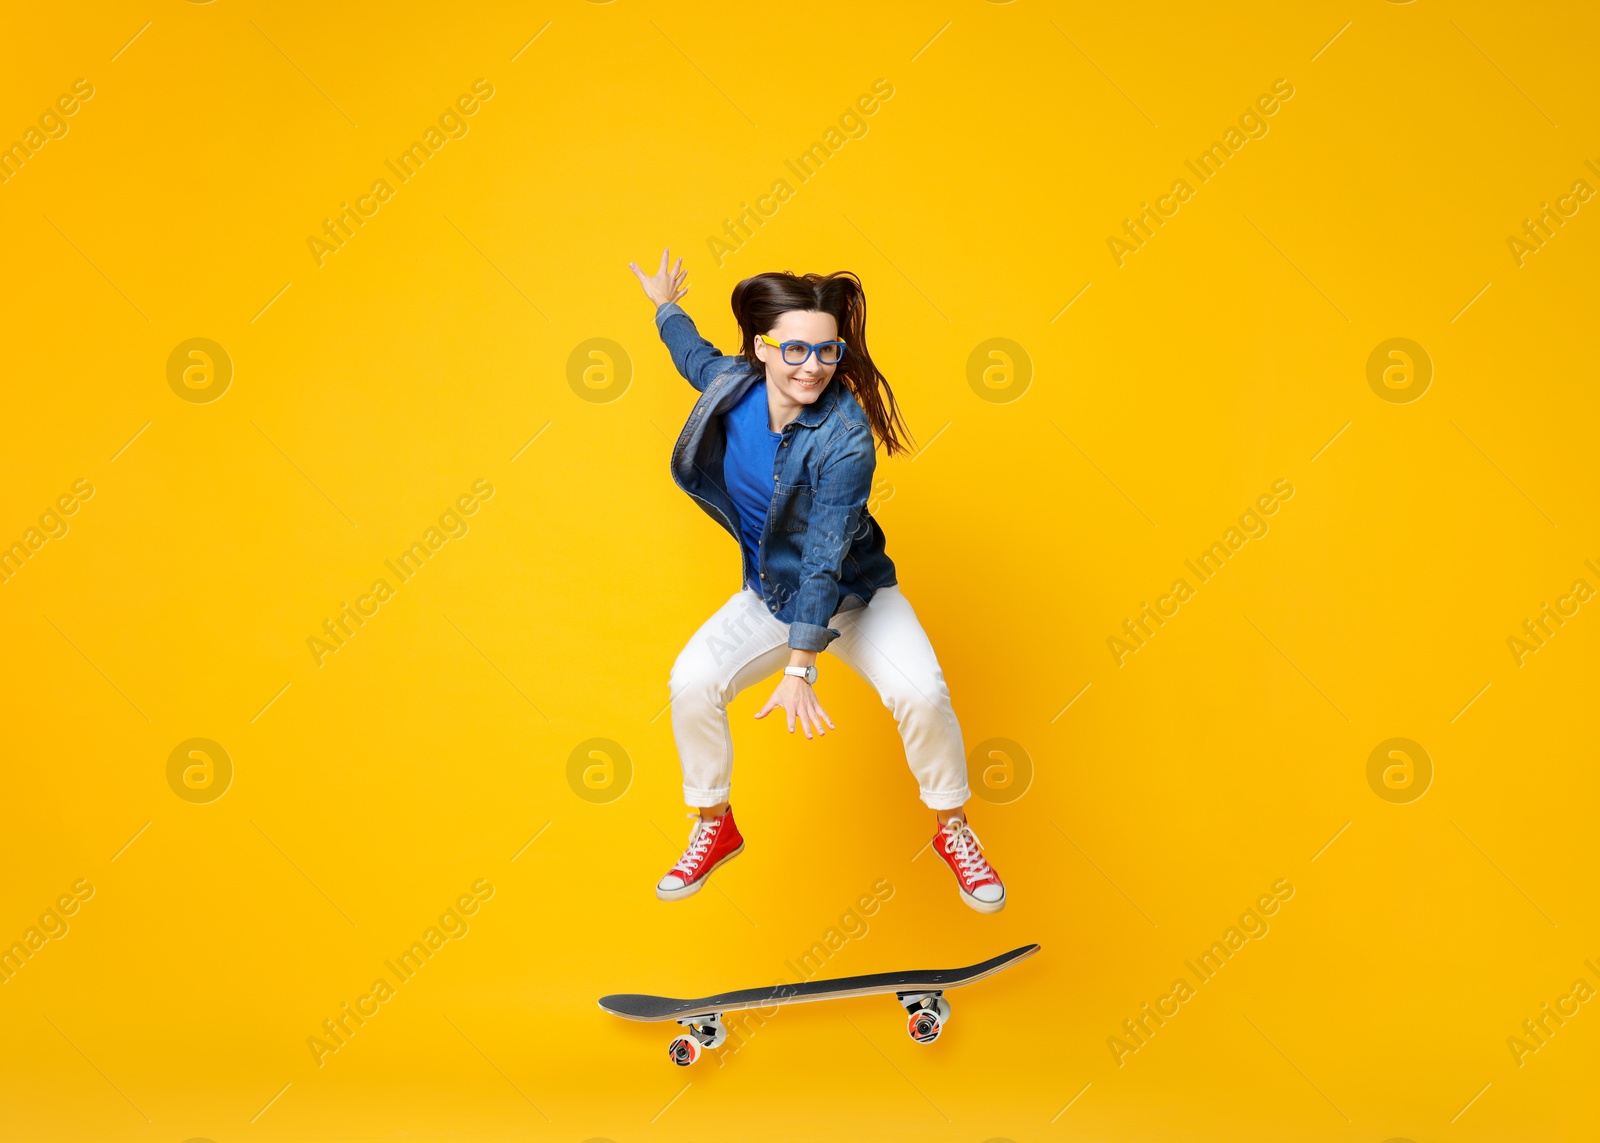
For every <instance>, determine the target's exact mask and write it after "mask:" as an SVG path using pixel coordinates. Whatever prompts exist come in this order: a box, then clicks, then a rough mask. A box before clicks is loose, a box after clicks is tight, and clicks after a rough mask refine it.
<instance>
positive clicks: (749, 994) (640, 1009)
mask: <svg viewBox="0 0 1600 1143" xmlns="http://www.w3.org/2000/svg"><path fill="white" fill-rule="evenodd" d="M1038 951H1039V946H1038V945H1036V944H1035V945H1023V946H1022V947H1021V948H1015V949H1012V950H1011V951H1010V952H1007V953H1001V954H1000V955H999V956H997V957H991V958H990V959H989V960H986V961H980V962H979V963H977V964H971V965H967V966H966V967H965V968H933V969H913V970H911V971H909V972H878V973H871V974H868V975H865V976H842V977H838V978H836V979H833V980H807V981H802V982H800V983H798V984H773V985H768V986H767V987H765V988H742V989H739V990H738V991H736V992H719V993H717V994H716V995H714V996H701V997H698V998H695V999H691V1000H683V999H679V998H677V997H674V996H650V995H646V994H641V993H635V992H622V993H615V994H613V995H610V996H602V997H601V998H600V1007H601V1008H603V1009H605V1010H606V1011H607V1012H610V1013H611V1014H612V1015H614V1016H621V1017H622V1018H623V1019H624V1020H646V1021H662V1020H676V1021H677V1022H678V1023H679V1024H682V1025H683V1026H684V1027H685V1028H687V1029H688V1033H687V1034H685V1035H681V1036H678V1037H676V1038H675V1039H673V1041H672V1043H671V1045H670V1046H669V1047H668V1049H667V1051H668V1054H669V1055H670V1056H671V1058H672V1061H673V1062H674V1063H676V1064H678V1065H679V1066H682V1067H687V1066H688V1065H689V1064H692V1063H694V1062H695V1060H697V1059H699V1058H700V1052H701V1049H703V1048H716V1047H720V1046H721V1045H722V1043H723V1042H724V1041H725V1040H726V1039H727V1030H726V1029H725V1028H724V1027H723V1026H722V1014H723V1013H724V1012H741V1011H745V1010H747V1009H751V1008H770V1007H772V1006H773V1005H776V1004H800V1003H805V1002H807V1001H814V1000H836V999H841V998H843V997H848V996H876V995H879V994H882V993H893V994H894V995H895V997H896V998H897V999H898V1000H899V1002H900V1004H901V1006H902V1007H904V1008H905V1010H906V1013H907V1016H908V1021H907V1026H906V1031H907V1032H908V1033H909V1034H910V1036H911V1038H912V1039H913V1040H915V1041H917V1042H918V1043H919V1044H931V1043H932V1042H933V1041H934V1040H937V1039H938V1038H939V1033H940V1032H941V1031H942V1030H943V1028H944V1025H945V1023H946V1022H947V1021H948V1020H949V1019H950V1002H949V1001H948V1000H946V999H945V998H944V991H945V990H946V989H949V988H959V987H960V986H961V985H964V984H972V983H973V982H975V981H979V980H982V979H983V978H984V977H987V976H993V975H994V974H995V973H997V972H1000V971H1002V970H1003V969H1006V968H1009V967H1010V966H1011V965H1013V964H1015V963H1017V961H1019V960H1025V959H1026V958H1028V957H1030V956H1032V955H1033V954H1034V953H1036V952H1038Z"/></svg>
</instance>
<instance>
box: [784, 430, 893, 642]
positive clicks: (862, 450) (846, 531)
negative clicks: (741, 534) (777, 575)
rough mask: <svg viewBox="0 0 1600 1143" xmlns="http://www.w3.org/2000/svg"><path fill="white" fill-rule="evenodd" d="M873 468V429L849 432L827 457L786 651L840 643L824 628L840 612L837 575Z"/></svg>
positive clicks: (815, 496)
mask: <svg viewBox="0 0 1600 1143" xmlns="http://www.w3.org/2000/svg"><path fill="white" fill-rule="evenodd" d="M876 466H877V455H876V453H875V451H874V446H873V438H872V426H871V425H867V424H862V425H859V426H856V427H855V428H852V429H850V430H849V431H848V432H847V433H846V434H845V436H844V437H843V439H841V440H840V441H839V442H838V443H836V444H835V445H834V446H833V447H832V448H831V449H829V451H828V456H827V458H826V459H825V460H824V462H823V467H822V471H821V473H819V474H818V477H817V487H816V490H815V491H814V492H813V493H812V499H811V519H810V522H809V523H808V524H807V525H806V538H805V545H804V547H803V549H802V551H801V556H800V578H799V583H798V584H797V585H796V586H797V597H796V600H795V612H794V621H793V622H792V623H790V624H789V646H790V647H792V648H794V649H796V650H802V651H822V650H825V649H826V648H827V646H828V644H829V643H830V642H832V641H833V640H835V639H837V638H838V637H839V632H838V631H836V630H834V629H833V628H832V627H829V626H827V623H828V620H829V619H831V618H832V617H833V613H834V612H835V611H836V610H837V609H838V607H839V575H840V573H841V572H842V571H843V569H844V558H845V556H846V555H847V554H848V553H849V551H850V544H851V542H852V541H853V540H854V539H855V538H856V534H857V531H858V529H859V527H860V524H861V519H862V514H863V513H864V512H865V511H866V507H867V497H868V496H869V495H870V494H871V492H872V474H873V470H874V469H875V468H876Z"/></svg>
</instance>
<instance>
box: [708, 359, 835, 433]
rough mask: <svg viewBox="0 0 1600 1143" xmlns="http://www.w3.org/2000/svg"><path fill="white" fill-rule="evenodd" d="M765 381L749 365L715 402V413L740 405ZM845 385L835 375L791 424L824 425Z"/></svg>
mask: <svg viewBox="0 0 1600 1143" xmlns="http://www.w3.org/2000/svg"><path fill="white" fill-rule="evenodd" d="M765 380H766V375H765V374H764V373H762V372H760V371H758V370H756V369H754V368H751V367H749V366H748V365H747V366H746V367H745V371H744V374H743V375H742V376H741V377H739V378H738V379H737V380H736V381H734V382H733V383H732V384H731V385H729V386H728V388H727V389H725V390H723V393H722V396H721V397H720V399H718V400H717V401H716V402H715V409H714V411H715V412H723V411H725V410H727V409H731V408H732V407H733V406H734V405H735V404H737V403H738V401H739V398H741V397H743V396H744V395H745V394H746V393H748V392H749V391H750V387H751V386H752V385H755V384H756V383H758V382H761V381H765ZM844 384H845V382H844V379H843V378H842V377H840V376H839V374H837V373H835V374H834V375H833V377H832V378H831V379H830V380H829V381H828V387H827V388H826V389H824V390H823V391H822V395H821V396H820V397H818V398H817V399H816V400H815V401H813V402H811V404H809V405H804V406H802V407H801V409H800V412H799V413H797V414H795V418H794V420H793V421H792V422H791V423H792V424H797V425H804V426H805V427H806V428H808V429H814V428H816V427H817V426H818V425H820V424H822V422H823V421H825V420H827V419H828V414H829V413H831V412H832V411H833V407H834V405H835V404H836V403H837V402H838V400H839V394H840V392H841V391H842V387H843V386H844Z"/></svg>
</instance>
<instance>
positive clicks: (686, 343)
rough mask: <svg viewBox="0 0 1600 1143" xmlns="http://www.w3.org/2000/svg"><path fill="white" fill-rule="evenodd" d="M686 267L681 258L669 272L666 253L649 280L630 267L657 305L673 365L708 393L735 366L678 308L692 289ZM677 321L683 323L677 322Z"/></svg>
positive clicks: (658, 322)
mask: <svg viewBox="0 0 1600 1143" xmlns="http://www.w3.org/2000/svg"><path fill="white" fill-rule="evenodd" d="M682 267H683V259H682V258H679V259H678V261H677V263H676V264H675V265H674V266H673V267H672V269H671V270H668V269H667V251H666V250H663V251H661V268H660V269H659V270H657V271H656V272H655V273H654V274H652V275H650V276H648V277H647V276H646V275H645V272H644V271H643V270H641V269H639V265H638V263H636V262H629V263H628V268H629V269H631V270H632V271H633V272H634V274H635V275H636V276H637V277H638V279H639V284H640V285H641V286H642V287H644V292H645V296H646V297H648V298H649V299H650V300H651V301H652V302H655V303H656V329H657V331H658V332H659V333H660V334H661V340H662V341H664V342H666V344H667V349H668V351H669V352H671V354H672V363H673V364H674V365H676V366H677V367H678V372H679V373H681V374H683V376H684V379H685V380H687V381H688V382H689V384H691V385H693V386H694V387H695V388H696V389H698V390H700V391H701V392H704V391H705V387H706V386H707V385H709V384H710V383H711V381H712V379H713V378H714V377H717V376H718V375H720V374H721V373H723V372H724V371H726V369H727V368H728V366H729V364H731V363H730V362H729V361H728V360H727V359H726V356H725V355H724V354H723V352H722V350H720V349H718V348H717V347H716V346H714V345H712V344H711V343H710V342H709V341H707V340H706V339H705V338H703V337H701V336H700V331H699V330H697V329H695V325H694V319H692V318H691V317H690V316H689V315H688V314H687V313H685V312H684V310H683V307H682V306H680V305H678V299H679V298H681V297H683V295H684V294H686V293H688V292H689V287H688V286H687V285H684V284H683V279H684V275H685V271H684V270H683V269H682ZM673 318H681V319H682V320H681V321H673V320H671V319H673Z"/></svg>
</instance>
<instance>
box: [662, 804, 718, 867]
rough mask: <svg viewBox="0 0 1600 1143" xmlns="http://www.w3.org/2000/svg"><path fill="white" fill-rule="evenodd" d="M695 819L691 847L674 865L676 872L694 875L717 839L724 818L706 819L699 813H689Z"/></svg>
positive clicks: (690, 841) (691, 827)
mask: <svg viewBox="0 0 1600 1143" xmlns="http://www.w3.org/2000/svg"><path fill="white" fill-rule="evenodd" d="M687 816H688V817H691V818H693V819H694V825H692V826H690V827H689V848H688V849H686V850H684V851H683V856H682V857H680V858H679V859H678V864H676V865H674V866H673V867H672V872H674V873H684V874H687V875H688V876H690V877H692V876H694V871H695V870H696V869H698V868H699V867H700V863H701V862H702V861H704V860H705V859H706V854H707V853H708V852H709V851H710V849H711V844H712V843H713V842H714V841H716V840H717V830H718V829H719V828H720V827H721V825H722V819H721V818H716V819H713V820H712V821H709V822H708V821H706V820H704V819H703V818H701V816H700V815H699V814H689V815H687Z"/></svg>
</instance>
